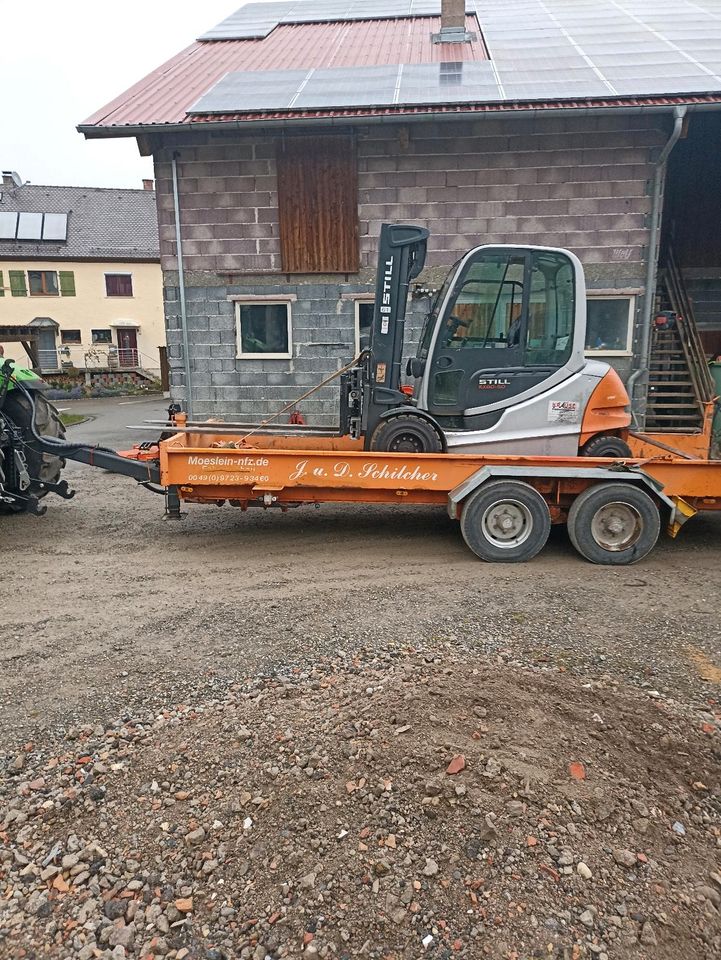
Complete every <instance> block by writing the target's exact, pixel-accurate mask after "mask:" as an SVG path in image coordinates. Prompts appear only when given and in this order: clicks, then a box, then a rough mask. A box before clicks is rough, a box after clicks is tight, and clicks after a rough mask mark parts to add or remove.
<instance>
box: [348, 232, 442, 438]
mask: <svg viewBox="0 0 721 960" xmlns="http://www.w3.org/2000/svg"><path fill="white" fill-rule="evenodd" d="M429 235H430V234H429V232H428V230H426V229H425V228H424V227H415V226H409V225H406V224H396V223H385V224H383V226H382V227H381V235H380V242H379V247H378V267H377V274H376V294H375V309H374V311H373V325H372V327H371V336H370V348H369V352H368V354H367V355H366V360H365V365H364V367H363V374H362V381H363V383H362V396H363V410H362V433H363V434H365V435H366V436H369V435H370V434H371V433H372V432H373V430H374V428H375V426H376V425H377V423H378V421H379V419H380V418H381V416H382V414H383V413H384V412H385V411H386V410H389V409H392V408H393V407H397V406H399V405H402V404H407V403H408V397H407V396H406V395H405V394H404V393H402V392H401V389H400V385H401V360H402V357H403V346H404V334H405V320H406V303H407V300H408V287H409V285H410V282H411V280H413V279H414V278H415V277H417V276H418V274H419V273H420V272H421V270H422V269H423V265H424V263H425V260H426V246H427V242H428V237H429Z"/></svg>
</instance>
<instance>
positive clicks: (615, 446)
mask: <svg viewBox="0 0 721 960" xmlns="http://www.w3.org/2000/svg"><path fill="white" fill-rule="evenodd" d="M581 456H582V457H614V458H616V459H621V460H626V459H627V458H628V457H632V456H633V451H632V450H631V448H630V447H629V445H628V444H627V443H626V441H625V440H622V439H621V437H616V436H614V435H613V434H612V433H606V434H603V433H601V434H599V435H598V436H596V437H591V439H590V440H589V441H588V443H585V444H584V445H583V447H581Z"/></svg>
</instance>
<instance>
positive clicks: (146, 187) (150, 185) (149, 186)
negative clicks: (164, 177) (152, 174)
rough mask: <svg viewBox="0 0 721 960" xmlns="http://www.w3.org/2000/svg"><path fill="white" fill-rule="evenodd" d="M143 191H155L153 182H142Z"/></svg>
mask: <svg viewBox="0 0 721 960" xmlns="http://www.w3.org/2000/svg"><path fill="white" fill-rule="evenodd" d="M143 190H155V180H143Z"/></svg>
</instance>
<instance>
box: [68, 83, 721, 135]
mask: <svg viewBox="0 0 721 960" xmlns="http://www.w3.org/2000/svg"><path fill="white" fill-rule="evenodd" d="M705 103H709V104H713V103H720V104H721V93H699V94H678V95H673V96H668V95H663V96H638V97H604V98H586V99H578V100H517V101H495V102H492V103H462V104H435V105H426V106H398V107H354V108H349V109H345V110H284V111H281V110H278V111H273V112H268V111H256V112H254V113H228V114H196V115H192V116H191V115H186V118H185V119H183V120H182V121H180V122H176V123H146V124H123V125H110V126H100V125H96V124H93V125H90V126H88V125H87V124H80V125H79V126H78V127H77V129H78V131H79V132H80V133H83V134H85V136H86V137H87V138H93V137H112V136H118V137H122V136H130V135H132V132H134V131H137V132H138V133H146V132H151V131H152V132H159V131H162V130H183V129H186V130H187V129H188V128H189V127H193V128H195V127H199V126H203V127H204V126H214V127H216V126H223V124H230V123H232V124H243V123H254V124H258V123H264V122H268V123H271V124H272V123H277V122H279V121H283V120H297V121H300V120H344V119H348V120H351V119H356V118H369V119H370V118H373V117H378V118H383V117H405V116H407V117H422V116H432V115H438V114H464V113H520V112H523V111H526V112H531V111H538V110H606V109H623V108H642V107H666V106H668V107H672V106H680V105H695V104H705Z"/></svg>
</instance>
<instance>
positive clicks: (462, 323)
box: [446, 313, 471, 343]
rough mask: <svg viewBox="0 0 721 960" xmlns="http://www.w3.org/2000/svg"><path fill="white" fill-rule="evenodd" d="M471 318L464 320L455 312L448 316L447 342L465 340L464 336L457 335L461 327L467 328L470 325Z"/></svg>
mask: <svg viewBox="0 0 721 960" xmlns="http://www.w3.org/2000/svg"><path fill="white" fill-rule="evenodd" d="M470 325H471V324H470V321H469V320H462V319H461V318H460V317H457V316H456V315H455V314H453V313H452V314H451V315H450V317H449V318H448V324H447V327H448V335H447V336H446V343H450V342H451V340H460V341H463V340H464V339H465V338H464V337H456V334H457V333H458V328H459V327H465V328H466V329H467V328H468V327H470Z"/></svg>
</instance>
